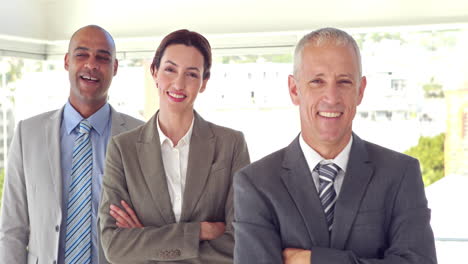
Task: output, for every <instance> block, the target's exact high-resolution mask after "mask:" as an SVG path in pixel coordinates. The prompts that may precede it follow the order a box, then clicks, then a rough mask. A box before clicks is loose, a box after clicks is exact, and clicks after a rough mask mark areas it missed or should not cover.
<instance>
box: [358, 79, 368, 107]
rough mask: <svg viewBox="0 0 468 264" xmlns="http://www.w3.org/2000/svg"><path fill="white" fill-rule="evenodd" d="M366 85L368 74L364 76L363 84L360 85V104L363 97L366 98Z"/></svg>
mask: <svg viewBox="0 0 468 264" xmlns="http://www.w3.org/2000/svg"><path fill="white" fill-rule="evenodd" d="M366 86H367V79H366V76H362V78H361V84H360V85H359V94H358V105H360V104H361V102H362V98H364V90H366Z"/></svg>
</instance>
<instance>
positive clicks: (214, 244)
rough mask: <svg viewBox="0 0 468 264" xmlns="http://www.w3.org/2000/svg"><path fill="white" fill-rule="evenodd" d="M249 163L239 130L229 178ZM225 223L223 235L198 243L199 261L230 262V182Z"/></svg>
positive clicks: (232, 208)
mask: <svg viewBox="0 0 468 264" xmlns="http://www.w3.org/2000/svg"><path fill="white" fill-rule="evenodd" d="M249 163H250V157H249V151H248V148H247V143H246V142H245V139H244V136H243V134H242V133H240V132H239V134H238V136H237V137H236V142H235V145H234V153H233V159H232V166H231V179H232V178H233V176H234V174H235V173H236V172H237V171H239V170H240V169H242V168H244V167H245V166H247V165H248V164H249ZM224 208H225V215H226V218H225V224H226V230H225V232H224V234H223V235H221V236H220V237H218V238H217V239H214V240H210V241H202V242H201V244H200V260H201V263H220V262H221V259H225V260H226V262H227V263H232V258H233V249H234V230H233V227H232V221H233V220H234V205H233V188H232V182H231V186H230V188H229V193H228V197H227V199H226V204H225V207H224Z"/></svg>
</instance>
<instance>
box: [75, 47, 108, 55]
mask: <svg viewBox="0 0 468 264" xmlns="http://www.w3.org/2000/svg"><path fill="white" fill-rule="evenodd" d="M77 50H83V51H89V48H87V47H77V48H76V49H75V50H74V51H77ZM97 52H98V53H105V54H107V55H109V56H112V53H110V51H108V50H104V49H98V50H97Z"/></svg>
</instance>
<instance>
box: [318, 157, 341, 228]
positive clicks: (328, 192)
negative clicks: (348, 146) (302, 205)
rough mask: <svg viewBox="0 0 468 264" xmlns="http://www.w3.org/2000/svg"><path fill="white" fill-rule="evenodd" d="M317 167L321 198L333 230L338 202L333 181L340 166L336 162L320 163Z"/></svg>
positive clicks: (329, 224) (329, 226)
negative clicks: (336, 203)
mask: <svg viewBox="0 0 468 264" xmlns="http://www.w3.org/2000/svg"><path fill="white" fill-rule="evenodd" d="M317 167H318V173H319V183H320V186H319V198H320V202H321V203H322V207H323V211H324V212H325V218H326V219H327V224H328V231H330V232H331V230H332V227H333V214H334V211H335V202H336V191H335V187H334V186H333V183H334V181H335V177H336V175H337V174H338V171H339V170H340V168H339V167H338V166H337V165H335V164H334V163H329V164H318V165H317Z"/></svg>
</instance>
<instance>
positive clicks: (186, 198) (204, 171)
mask: <svg viewBox="0 0 468 264" xmlns="http://www.w3.org/2000/svg"><path fill="white" fill-rule="evenodd" d="M194 114H195V120H194V124H193V131H192V138H191V139H190V149H189V155H188V157H189V160H188V164H187V177H186V182H185V191H184V195H183V203H182V215H181V217H180V220H181V221H186V220H188V219H190V216H191V215H192V212H193V210H194V209H195V207H196V205H197V203H198V201H199V200H200V196H201V195H202V193H203V190H204V189H205V186H206V183H207V181H208V175H209V173H210V170H211V164H213V159H214V153H215V137H214V134H213V132H212V131H211V128H210V127H209V125H208V123H207V122H206V121H205V120H203V118H201V117H200V116H199V115H198V114H197V113H196V112H195V113H194Z"/></svg>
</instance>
